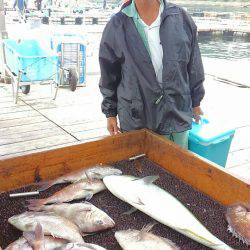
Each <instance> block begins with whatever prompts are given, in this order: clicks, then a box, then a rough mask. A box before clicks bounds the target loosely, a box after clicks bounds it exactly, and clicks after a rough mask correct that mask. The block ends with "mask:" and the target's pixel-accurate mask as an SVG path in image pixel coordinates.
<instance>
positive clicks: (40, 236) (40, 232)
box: [35, 223, 44, 242]
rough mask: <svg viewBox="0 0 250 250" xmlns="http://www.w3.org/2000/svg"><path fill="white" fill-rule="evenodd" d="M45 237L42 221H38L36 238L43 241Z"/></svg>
mask: <svg viewBox="0 0 250 250" xmlns="http://www.w3.org/2000/svg"><path fill="white" fill-rule="evenodd" d="M43 239H44V234H43V228H42V225H41V224H40V223H37V225H36V228H35V240H36V241H37V242H42V241H43Z"/></svg>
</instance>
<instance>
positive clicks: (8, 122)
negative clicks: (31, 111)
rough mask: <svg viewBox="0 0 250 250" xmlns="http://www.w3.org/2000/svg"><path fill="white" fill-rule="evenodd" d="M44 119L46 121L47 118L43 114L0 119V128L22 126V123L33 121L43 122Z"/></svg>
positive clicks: (26, 123)
mask: <svg viewBox="0 0 250 250" xmlns="http://www.w3.org/2000/svg"><path fill="white" fill-rule="evenodd" d="M44 121H48V120H47V119H46V118H45V117H43V116H34V117H23V118H16V119H11V120H4V121H0V128H9V127H15V126H22V125H28V124H34V123H39V122H44Z"/></svg>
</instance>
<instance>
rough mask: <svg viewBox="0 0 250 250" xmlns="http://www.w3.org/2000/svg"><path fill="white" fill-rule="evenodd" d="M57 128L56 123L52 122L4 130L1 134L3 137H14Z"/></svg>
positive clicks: (0, 130)
mask: <svg viewBox="0 0 250 250" xmlns="http://www.w3.org/2000/svg"><path fill="white" fill-rule="evenodd" d="M55 127H57V126H56V125H55V124H54V123H52V122H50V121H43V122H40V123H34V124H26V125H21V126H15V127H10V128H2V129H0V134H1V135H3V136H8V135H13V134H19V133H26V132H29V131H38V132H39V131H40V130H43V129H47V128H55Z"/></svg>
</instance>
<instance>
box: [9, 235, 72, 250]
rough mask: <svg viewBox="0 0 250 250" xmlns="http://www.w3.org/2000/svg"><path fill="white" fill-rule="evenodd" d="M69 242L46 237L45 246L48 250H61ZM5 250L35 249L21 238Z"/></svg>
mask: <svg viewBox="0 0 250 250" xmlns="http://www.w3.org/2000/svg"><path fill="white" fill-rule="evenodd" d="M67 242H68V241H66V240H63V239H58V238H54V237H53V236H44V245H45V249H46V250H53V249H55V248H59V247H61V246H63V245H65V244H66V243H67ZM5 250H33V248H32V247H31V246H30V244H29V242H28V241H27V240H26V239H25V238H24V237H21V238H19V239H18V240H16V241H14V242H12V243H11V244H10V245H8V246H7V248H5Z"/></svg>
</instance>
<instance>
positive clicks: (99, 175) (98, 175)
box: [91, 170, 103, 179]
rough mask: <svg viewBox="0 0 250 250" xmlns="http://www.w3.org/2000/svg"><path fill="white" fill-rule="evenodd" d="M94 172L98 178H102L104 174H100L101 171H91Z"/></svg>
mask: <svg viewBox="0 0 250 250" xmlns="http://www.w3.org/2000/svg"><path fill="white" fill-rule="evenodd" d="M91 172H92V173H94V174H95V175H96V176H97V179H102V177H103V176H102V174H100V173H97V172H95V171H93V170H92V171H91Z"/></svg>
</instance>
